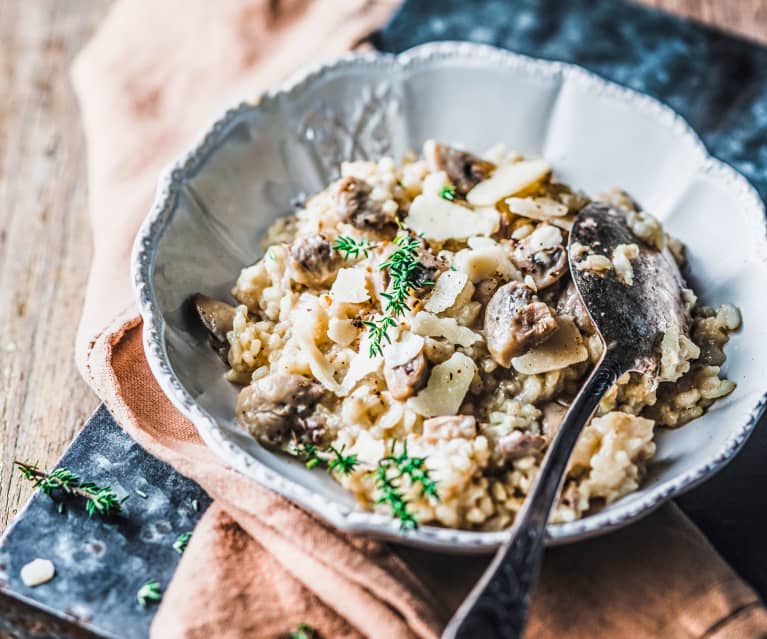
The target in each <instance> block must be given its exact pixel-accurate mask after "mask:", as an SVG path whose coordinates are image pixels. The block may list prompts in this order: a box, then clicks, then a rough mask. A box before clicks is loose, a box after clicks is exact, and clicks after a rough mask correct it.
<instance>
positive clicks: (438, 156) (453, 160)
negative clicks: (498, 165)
mask: <svg viewBox="0 0 767 639" xmlns="http://www.w3.org/2000/svg"><path fill="white" fill-rule="evenodd" d="M424 155H425V157H426V162H427V164H428V166H429V168H430V169H431V170H432V171H444V172H445V173H446V174H447V177H448V178H450V181H451V182H452V183H453V185H454V186H455V190H456V192H457V193H459V194H460V195H466V194H467V193H468V192H469V191H471V189H473V188H474V187H475V186H476V185H477V184H479V183H480V182H481V181H482V180H486V179H487V178H489V177H490V174H491V173H492V172H493V171H494V170H495V164H493V163H492V162H488V161H487V160H483V159H482V158H480V157H477V156H476V155H474V154H472V153H467V152H466V151H460V150H459V149H454V148H453V147H450V146H446V145H444V144H437V143H436V142H428V143H427V144H426V145H425V146H424Z"/></svg>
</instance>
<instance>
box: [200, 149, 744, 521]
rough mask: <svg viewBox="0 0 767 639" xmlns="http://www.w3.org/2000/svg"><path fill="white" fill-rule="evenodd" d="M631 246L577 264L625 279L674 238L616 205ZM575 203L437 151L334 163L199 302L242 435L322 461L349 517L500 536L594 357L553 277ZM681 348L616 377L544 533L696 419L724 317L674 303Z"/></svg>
mask: <svg viewBox="0 0 767 639" xmlns="http://www.w3.org/2000/svg"><path fill="white" fill-rule="evenodd" d="M596 200H598V201H603V202H607V203H609V204H611V205H613V206H617V207H622V208H624V209H626V210H627V211H628V215H629V220H630V224H631V227H632V230H633V232H634V234H635V236H636V243H632V244H624V245H620V246H619V247H618V248H617V249H616V250H615V251H614V252H613V254H612V255H597V254H592V253H589V251H588V249H586V247H579V246H577V245H574V246H573V247H572V250H573V251H574V252H578V254H577V255H574V256H573V257H574V259H575V260H576V261H577V268H588V269H592V270H594V271H597V272H598V271H600V270H604V271H607V270H611V269H612V270H614V271H615V274H616V276H617V277H618V278H619V279H620V281H622V282H623V283H624V284H625V285H627V286H630V285H631V284H632V281H633V280H632V278H633V271H632V266H631V264H632V260H633V259H635V258H636V257H637V255H638V251H639V246H641V245H642V244H643V243H644V244H645V245H649V246H652V247H654V248H656V249H664V250H665V249H666V248H667V249H668V250H670V251H671V253H672V254H673V256H674V258H675V259H676V260H677V261H678V262H679V263H680V264H681V263H682V262H683V261H684V249H683V246H682V245H681V244H680V243H679V242H678V241H677V240H675V239H673V238H671V237H669V236H668V235H666V234H665V232H664V231H663V229H662V227H661V225H660V224H659V222H658V221H657V220H656V219H655V218H653V217H652V216H651V215H649V214H648V213H646V212H644V211H642V210H641V209H640V208H639V207H638V206H637V204H636V203H635V202H634V201H633V200H632V199H631V198H630V197H629V196H628V195H626V194H625V193H623V192H622V191H618V190H614V191H611V192H609V193H606V194H604V195H601V196H600V197H598V198H596ZM591 201H592V199H591V198H590V197H589V196H587V195H585V194H584V193H582V192H580V191H576V190H574V189H573V188H571V187H569V186H568V185H566V184H563V183H561V182H557V181H556V180H555V179H554V178H553V176H552V168H551V166H550V165H549V164H548V163H547V162H545V161H543V160H540V159H528V158H523V157H521V156H519V155H517V154H514V153H509V152H506V151H505V150H504V149H502V148H494V149H491V150H490V151H489V152H487V153H486V154H484V155H483V156H481V157H480V156H475V155H473V154H471V153H468V152H466V151H462V150H458V149H455V148H451V147H448V146H445V145H442V144H438V143H435V142H427V143H426V144H425V146H424V153H423V159H418V158H416V157H414V156H411V157H406V158H405V159H404V160H403V162H402V164H400V165H397V164H396V163H395V162H394V161H392V160H391V159H389V158H384V159H382V160H380V161H378V162H348V163H345V164H344V165H343V166H342V167H341V178H340V179H339V180H338V181H336V182H334V183H332V184H330V185H329V186H328V188H327V189H326V190H324V191H322V192H321V193H318V194H317V195H315V196H313V197H311V198H310V199H309V200H308V201H307V202H306V203H305V204H303V205H302V206H301V207H300V209H299V210H298V211H297V212H296V213H295V215H292V216H291V217H288V218H285V219H281V220H279V221H278V222H277V223H275V224H274V225H273V226H272V228H271V229H270V230H269V231H268V233H267V237H266V251H265V254H264V257H263V258H262V259H260V260H259V261H258V262H256V263H255V264H254V265H252V266H248V267H247V268H244V269H243V270H242V272H241V273H240V275H239V278H238V279H237V283H236V285H235V287H234V289H233V295H234V297H235V298H236V300H237V301H238V302H239V306H237V307H233V306H229V305H228V304H226V303H224V302H219V301H216V300H212V299H210V298H207V297H205V296H204V295H197V296H195V298H194V303H195V306H196V308H197V311H198V313H199V315H200V318H201V320H202V322H203V324H204V325H205V326H206V328H207V329H208V331H209V333H210V339H211V343H212V344H213V346H214V347H215V348H216V349H217V350H219V352H220V353H221V354H222V356H223V357H224V359H225V360H226V361H227V362H228V365H229V367H230V368H231V370H230V371H229V372H228V379H229V380H230V381H231V382H234V383H236V384H239V385H242V390H241V391H240V393H239V397H238V400H237V408H236V414H237V419H238V421H239V423H240V424H241V426H242V427H243V428H245V429H246V430H248V431H249V432H250V433H251V434H252V435H253V436H254V437H255V438H256V439H257V440H258V441H260V442H261V443H262V444H264V445H266V446H269V447H271V448H273V449H280V450H283V451H285V452H287V453H289V454H293V455H297V456H299V457H301V458H302V459H303V460H304V461H305V462H306V463H307V465H308V466H309V467H313V466H323V467H325V469H326V470H327V471H328V472H329V473H330V474H331V476H332V477H333V478H334V479H336V480H337V481H338V482H340V483H341V484H342V485H343V486H344V487H345V488H347V489H348V490H350V491H351V492H352V493H354V495H355V496H356V497H357V498H358V500H359V501H360V503H361V504H362V505H363V506H364V507H365V508H368V509H373V510H377V511H380V512H383V513H387V514H391V515H392V516H394V517H396V518H398V519H399V520H400V522H401V523H402V525H403V526H404V527H408V526H415V525H416V523H437V524H440V525H443V526H450V527H458V528H471V529H482V530H497V529H500V528H504V527H506V526H508V525H509V524H510V523H511V522H512V521H513V520H514V516H515V513H516V512H517V511H518V510H519V509H520V507H521V505H522V502H523V500H524V499H525V495H526V493H527V491H528V489H529V486H530V483H531V481H532V479H533V476H534V474H535V472H536V469H537V468H538V466H539V462H540V460H541V457H542V455H543V454H544V452H545V450H546V446H547V444H548V442H549V441H550V439H551V438H552V435H553V433H554V431H555V430H556V429H557V427H558V425H559V423H560V421H561V419H562V417H563V415H564V413H565V411H566V409H567V406H568V404H569V403H570V401H571V400H572V398H573V397H574V396H575V394H576V393H577V392H578V389H579V386H580V385H581V383H582V382H583V381H584V380H585V378H586V376H587V375H588V373H589V371H590V369H591V368H592V367H593V365H594V363H595V362H596V361H597V360H598V358H599V356H600V352H601V349H602V345H601V342H600V339H599V337H598V335H597V334H596V333H595V329H594V326H593V325H592V322H591V320H590V318H589V316H588V314H587V313H586V311H585V309H584V308H583V306H582V303H581V301H580V298H579V296H578V294H577V292H576V291H575V288H574V286H573V284H572V281H571V279H570V274H569V268H568V254H567V248H566V247H567V237H568V230H569V229H570V228H571V225H572V223H573V219H574V217H575V214H576V213H577V212H578V211H579V210H580V209H581V208H582V207H583V206H585V205H586V204H588V203H589V202H591ZM685 296H686V298H685V299H686V301H687V302H688V310H689V312H690V314H691V319H692V321H691V331H690V335H689V337H687V336H685V335H679V334H669V333H667V334H666V335H665V336H664V338H663V340H662V341H661V343H660V344H659V347H658V348H659V358H660V366H659V369H658V370H659V372H658V375H657V376H656V377H654V378H652V379H650V378H647V377H643V376H640V375H638V374H626V375H624V376H623V377H622V378H620V379H619V380H618V382H617V384H616V385H615V386H614V387H613V388H612V389H611V390H610V391H609V392H608V393H607V395H606V396H605V397H604V399H603V400H602V402H601V404H600V407H599V409H598V412H597V414H596V415H595V417H594V418H593V419H592V420H591V423H590V424H589V425H588V426H587V427H586V428H585V430H584V432H583V433H582V434H581V437H580V440H579V442H578V444H577V446H576V448H575V452H574V453H573V456H572V459H571V461H570V466H569V470H568V473H567V478H566V480H565V484H564V488H563V491H562V495H561V498H560V501H559V504H558V506H557V507H556V510H555V512H554V514H553V520H554V521H559V522H561V521H569V520H573V519H575V518H577V517H580V516H581V515H583V514H584V513H586V512H587V511H588V510H589V508H590V507H593V506H594V505H595V504H597V503H600V502H601V503H609V502H612V501H614V500H616V499H618V498H619V497H621V496H622V495H625V494H626V493H629V492H631V491H633V490H635V489H636V488H637V487H638V486H639V482H640V481H641V477H642V474H643V470H644V467H645V464H646V462H647V460H648V459H650V458H651V457H652V456H653V454H654V452H655V444H654V441H653V437H654V429H655V427H656V426H665V427H676V426H680V425H682V424H684V423H686V422H688V421H690V420H692V419H694V418H696V417H698V416H700V415H701V414H702V413H703V412H704V411H705V410H706V409H707V408H708V407H709V406H711V404H712V403H713V402H714V401H716V400H717V399H718V398H720V397H723V396H725V395H727V394H728V393H730V392H731V391H732V390H733V388H734V384H733V383H732V382H730V381H728V380H726V379H723V378H721V377H720V366H721V365H722V363H723V362H724V360H725V356H724V353H723V348H724V345H725V344H726V342H727V341H728V338H729V333H730V332H732V331H734V330H735V329H737V328H738V326H739V325H740V314H739V312H738V310H737V309H736V308H734V307H733V306H730V305H724V306H721V307H719V308H709V307H706V306H702V305H698V304H697V303H696V297H695V294H694V293H693V291H692V290H689V289H686V290H685Z"/></svg>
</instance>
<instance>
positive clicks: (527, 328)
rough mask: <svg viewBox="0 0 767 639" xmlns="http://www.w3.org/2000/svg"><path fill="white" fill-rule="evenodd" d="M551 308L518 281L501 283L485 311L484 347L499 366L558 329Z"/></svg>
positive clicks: (507, 364)
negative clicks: (485, 343)
mask: <svg viewBox="0 0 767 639" xmlns="http://www.w3.org/2000/svg"><path fill="white" fill-rule="evenodd" d="M557 328H558V325H557V320H556V319H555V318H554V315H553V314H552V312H551V309H550V308H549V307H548V306H547V305H546V304H544V303H543V302H541V301H540V300H539V299H538V298H537V297H536V296H535V295H534V294H533V292H532V291H531V290H530V289H529V288H527V287H526V286H525V285H524V284H521V283H520V282H509V283H508V284H504V285H503V286H501V287H500V288H499V289H498V290H497V291H496V292H495V293H494V294H493V297H491V298H490V301H489V302H488V304H487V308H486V310H485V339H486V341H487V350H488V351H490V355H492V357H493V359H494V360H495V361H496V362H498V363H499V364H500V365H501V366H504V367H506V368H509V366H511V360H512V358H514V357H517V356H519V355H522V354H524V353H526V352H527V351H529V350H530V349H531V348H533V347H534V346H537V345H538V344H542V343H543V342H545V341H546V340H547V339H549V337H551V335H553V334H554V332H555V331H556V330H557Z"/></svg>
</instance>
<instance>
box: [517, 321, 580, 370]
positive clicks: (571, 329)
mask: <svg viewBox="0 0 767 639" xmlns="http://www.w3.org/2000/svg"><path fill="white" fill-rule="evenodd" d="M557 323H558V324H559V329H558V330H557V332H556V333H554V334H553V335H552V336H551V337H550V338H549V339H548V340H546V341H545V342H544V343H543V344H541V345H540V346H536V347H535V348H534V349H532V350H531V351H529V352H527V353H525V354H524V355H520V356H519V357H514V358H513V359H512V360H511V365H512V366H513V367H514V369H515V370H517V371H518V372H520V373H523V374H524V375H537V374H539V373H548V372H549V371H555V370H559V369H560V368H566V367H567V366H570V365H571V364H577V363H578V362H583V361H584V360H586V359H587V358H588V356H589V352H588V351H587V350H586V346H584V344H583V338H582V337H581V332H580V331H579V330H578V327H577V326H576V325H575V322H573V320H572V319H570V318H569V317H564V316H559V317H557Z"/></svg>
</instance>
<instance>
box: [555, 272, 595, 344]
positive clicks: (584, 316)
mask: <svg viewBox="0 0 767 639" xmlns="http://www.w3.org/2000/svg"><path fill="white" fill-rule="evenodd" d="M557 315H564V316H566V317H570V318H572V320H573V321H574V322H575V324H576V326H577V327H578V328H579V329H581V330H582V331H583V332H584V333H586V334H587V335H593V334H594V333H595V332H596V329H595V328H594V322H592V321H591V317H590V316H589V314H588V312H587V311H586V307H585V306H584V305H583V301H582V300H581V296H580V295H579V294H578V291H577V290H576V289H575V284H573V282H572V281H571V282H570V283H569V284H568V285H567V288H566V289H565V291H564V293H563V294H562V296H561V297H560V298H559V302H558V303H557Z"/></svg>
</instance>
